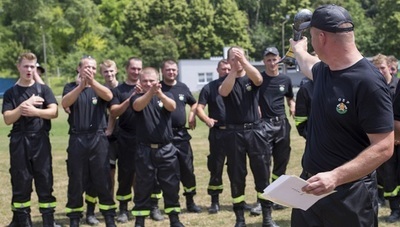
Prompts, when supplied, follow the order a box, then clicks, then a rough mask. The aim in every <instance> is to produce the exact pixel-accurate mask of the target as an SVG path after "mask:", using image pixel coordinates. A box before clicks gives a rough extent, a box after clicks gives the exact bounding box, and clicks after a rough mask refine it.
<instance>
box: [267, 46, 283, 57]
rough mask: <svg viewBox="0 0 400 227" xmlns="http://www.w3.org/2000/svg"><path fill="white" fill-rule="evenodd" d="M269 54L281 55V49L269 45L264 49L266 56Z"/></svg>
mask: <svg viewBox="0 0 400 227" xmlns="http://www.w3.org/2000/svg"><path fill="white" fill-rule="evenodd" d="M267 54H273V55H279V51H278V49H277V48H276V47H267V48H265V50H264V56H266V55H267Z"/></svg>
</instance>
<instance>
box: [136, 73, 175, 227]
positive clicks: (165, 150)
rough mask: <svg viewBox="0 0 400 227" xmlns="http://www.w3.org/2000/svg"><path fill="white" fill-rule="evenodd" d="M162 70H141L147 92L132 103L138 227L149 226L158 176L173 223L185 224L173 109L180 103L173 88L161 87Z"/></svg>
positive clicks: (142, 83)
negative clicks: (181, 215)
mask: <svg viewBox="0 0 400 227" xmlns="http://www.w3.org/2000/svg"><path fill="white" fill-rule="evenodd" d="M158 78H159V77H158V72H157V70H156V69H154V68H150V67H148V68H144V69H143V70H142V72H141V73H140V85H141V87H142V89H143V92H144V93H140V94H137V95H134V96H133V97H132V98H131V100H130V103H131V106H132V108H133V110H134V111H135V116H136V123H137V127H136V139H137V142H138V145H137V151H136V152H137V153H136V158H135V168H136V183H135V195H134V203H135V206H134V208H133V209H132V214H133V215H134V216H135V218H136V221H135V227H143V226H145V217H146V216H148V215H150V210H151V207H152V204H151V194H152V192H153V190H154V188H155V187H156V185H155V181H154V179H157V181H158V182H159V185H160V187H161V189H162V192H163V196H164V209H165V213H167V214H168V216H169V219H170V226H171V227H182V226H183V224H182V223H181V222H180V221H179V216H178V215H179V213H180V211H181V209H180V204H179V183H180V179H179V178H180V171H179V162H178V157H177V152H178V150H177V149H176V148H175V147H174V145H173V144H172V139H173V133H172V121H171V112H173V111H175V109H176V103H175V101H174V99H173V96H172V94H171V93H169V92H163V91H162V90H161V84H160V83H159V81H158Z"/></svg>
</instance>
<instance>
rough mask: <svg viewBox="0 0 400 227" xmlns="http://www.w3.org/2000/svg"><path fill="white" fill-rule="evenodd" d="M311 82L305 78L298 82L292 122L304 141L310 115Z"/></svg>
mask: <svg viewBox="0 0 400 227" xmlns="http://www.w3.org/2000/svg"><path fill="white" fill-rule="evenodd" d="M313 84H314V83H313V81H312V80H310V79H308V78H307V77H305V78H303V79H302V80H301V82H300V88H299V90H298V91H297V94H296V111H295V114H294V122H295V124H296V129H297V132H298V133H299V135H300V136H302V137H303V138H304V139H307V124H308V118H309V116H310V113H311V101H312V93H313V87H314V85H313Z"/></svg>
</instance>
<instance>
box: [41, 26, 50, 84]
mask: <svg viewBox="0 0 400 227" xmlns="http://www.w3.org/2000/svg"><path fill="white" fill-rule="evenodd" d="M40 29H41V30H42V42H43V60H44V66H43V67H44V68H45V69H46V72H45V73H44V74H45V81H46V84H47V85H49V78H48V76H47V72H48V70H49V69H48V67H47V55H46V36H45V33H44V29H43V26H40Z"/></svg>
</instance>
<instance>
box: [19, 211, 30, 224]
mask: <svg viewBox="0 0 400 227" xmlns="http://www.w3.org/2000/svg"><path fill="white" fill-rule="evenodd" d="M17 218H18V226H19V227H32V220H31V215H30V214H29V213H25V212H23V213H18V217H17Z"/></svg>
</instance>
